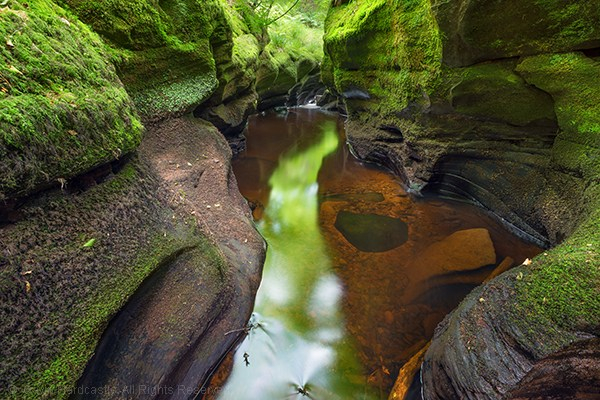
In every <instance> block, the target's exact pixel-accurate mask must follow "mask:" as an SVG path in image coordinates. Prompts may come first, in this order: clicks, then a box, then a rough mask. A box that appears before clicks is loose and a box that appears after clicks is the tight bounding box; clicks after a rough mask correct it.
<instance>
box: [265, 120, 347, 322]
mask: <svg viewBox="0 0 600 400" xmlns="http://www.w3.org/2000/svg"><path fill="white" fill-rule="evenodd" d="M338 142H339V141H338V137H337V134H336V131H335V127H334V126H333V124H332V125H326V126H325V129H324V130H323V134H322V137H321V140H320V141H319V142H318V143H316V144H315V145H313V146H311V147H310V148H308V149H306V150H304V151H291V152H289V153H287V154H286V155H284V156H283V157H282V159H281V160H280V163H279V166H278V167H277V169H276V170H275V172H274V173H273V175H272V176H271V179H270V180H269V184H270V186H271V195H270V198H269V205H268V207H267V209H266V218H265V220H264V221H263V224H262V225H261V232H262V234H263V235H264V236H265V239H266V240H267V242H268V243H269V246H270V247H269V251H268V253H267V262H266V265H265V275H264V277H263V284H262V285H261V289H260V291H259V293H258V297H257V303H256V311H258V312H259V313H261V314H266V315H277V317H278V318H279V319H280V320H285V324H286V325H287V327H288V328H290V329H291V328H293V329H296V330H299V331H304V330H306V329H310V328H311V325H312V324H311V318H310V315H314V314H313V313H311V310H308V309H307V307H308V305H307V304H305V303H306V302H307V301H308V298H309V296H310V294H311V293H310V292H311V290H312V289H313V286H314V285H315V280H316V279H318V278H319V276H320V275H322V274H324V273H327V272H329V271H330V267H331V265H330V260H329V258H328V256H327V251H326V247H325V243H324V241H323V237H322V236H321V233H320V231H319V226H318V204H317V175H318V173H319V169H320V168H321V164H322V162H323V159H324V158H325V157H326V156H327V155H328V154H331V153H332V152H334V151H335V150H336V149H337V146H338Z"/></svg>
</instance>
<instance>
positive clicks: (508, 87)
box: [446, 61, 556, 126]
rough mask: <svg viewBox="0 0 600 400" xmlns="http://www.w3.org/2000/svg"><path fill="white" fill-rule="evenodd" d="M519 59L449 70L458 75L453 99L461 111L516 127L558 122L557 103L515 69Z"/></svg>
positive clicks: (451, 92) (452, 102) (451, 98)
mask: <svg viewBox="0 0 600 400" xmlns="http://www.w3.org/2000/svg"><path fill="white" fill-rule="evenodd" d="M515 65H516V62H513V61H507V62H494V63H491V62H488V63H484V64H478V65H474V66H472V67H466V68H459V69H447V70H446V71H448V73H449V74H451V75H455V76H454V77H451V78H449V79H453V80H454V81H455V82H456V84H455V85H452V86H451V87H450V93H449V97H450V102H451V105H452V107H453V108H454V110H455V111H456V112H458V113H461V114H466V115H469V116H472V117H476V118H481V119H492V120H496V121H502V122H504V123H507V124H511V125H516V126H527V125H533V124H538V125H551V126H555V125H556V122H555V121H556V116H555V115H554V102H553V101H552V97H550V96H549V95H548V93H546V92H544V91H542V90H538V89H536V88H535V87H532V86H531V85H529V84H527V82H525V80H524V79H523V78H521V77H520V76H519V75H518V74H517V73H515V72H514V68H515Z"/></svg>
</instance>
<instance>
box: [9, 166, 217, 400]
mask: <svg viewBox="0 0 600 400" xmlns="http://www.w3.org/2000/svg"><path fill="white" fill-rule="evenodd" d="M151 182H152V179H151V177H149V176H148V175H147V174H146V173H144V172H143V169H141V168H140V166H139V164H138V163H137V162H135V161H134V162H133V163H129V164H127V165H126V166H125V167H124V168H123V169H122V170H121V171H120V172H119V173H118V174H117V175H116V176H115V177H114V178H112V179H110V180H108V181H106V182H105V183H103V184H101V185H98V186H95V187H94V188H92V189H90V190H88V191H86V192H85V193H83V194H82V195H80V196H73V197H71V196H64V195H60V194H55V195H51V196H50V197H49V198H48V199H45V200H44V201H48V203H47V204H45V206H44V209H45V210H47V212H44V213H43V214H40V217H41V218H39V217H38V218H36V217H35V216H32V218H30V219H27V220H25V221H23V222H22V223H19V224H18V225H17V226H16V227H15V229H17V230H18V231H17V232H16V233H20V234H21V235H22V236H23V237H24V238H25V239H24V240H25V243H30V242H31V241H32V240H38V241H40V243H48V242H51V243H53V244H54V246H47V245H45V246H44V247H43V248H39V247H38V249H39V250H36V249H30V250H28V252H27V253H26V254H27V257H31V258H33V259H35V262H36V264H35V265H33V266H30V268H31V269H32V270H33V273H32V274H31V276H30V277H28V279H29V280H30V281H31V285H32V289H31V290H32V293H33V294H35V296H32V297H33V298H27V297H26V296H25V295H24V294H23V290H22V289H21V288H20V286H21V281H20V280H17V281H16V282H15V279H14V277H12V276H10V275H7V276H0V286H2V288H3V290H4V289H6V291H5V292H4V293H6V294H10V296H13V297H9V298H10V299H13V300H12V302H11V303H7V304H11V305H12V306H14V307H17V308H18V307H21V306H20V305H15V303H14V301H15V300H14V299H15V298H17V299H20V300H17V301H19V304H21V303H24V305H23V306H22V307H24V308H26V309H27V310H28V313H32V314H34V315H33V316H31V317H27V318H29V319H27V318H26V319H25V321H23V320H21V321H20V322H19V323H20V324H22V325H21V326H22V327H23V328H24V329H22V330H21V331H19V332H14V331H13V332H12V333H13V334H14V335H15V336H16V339H13V340H19V341H22V340H24V339H27V340H28V342H25V343H19V345H20V346H22V348H21V349H19V348H17V349H15V348H14V347H13V344H14V343H12V341H11V340H7V341H6V342H4V343H5V344H6V345H7V346H8V347H10V348H11V350H10V351H9V352H8V353H6V354H7V359H5V360H2V362H0V366H1V367H2V375H3V377H2V379H3V380H8V383H9V385H8V386H9V388H8V390H5V391H2V390H0V396H1V397H2V398H7V399H15V400H16V399H19V400H27V399H64V398H68V396H69V394H70V391H71V390H72V389H73V388H74V385H75V383H76V381H77V380H78V379H79V377H80V375H81V373H82V372H83V370H84V368H85V366H86V364H87V362H88V361H89V359H90V357H91V356H92V354H93V352H94V350H95V347H96V345H97V342H98V340H99V339H100V336H101V334H102V332H103V331H104V329H105V327H106V325H107V323H108V321H109V320H110V318H112V316H114V315H115V313H116V312H117V311H118V310H120V309H121V308H122V307H123V305H124V304H125V302H126V301H127V300H128V299H129V298H130V297H131V295H132V294H133V293H134V292H135V291H136V290H137V288H138V287H139V286H140V284H141V283H142V282H143V281H144V280H145V279H146V278H147V277H148V276H149V275H150V274H151V273H153V272H154V271H156V270H157V269H158V268H160V267H161V266H163V265H166V264H167V263H169V262H171V261H172V260H173V259H174V258H175V257H177V256H178V255H180V254H181V253H182V252H184V251H187V250H189V249H196V250H197V252H199V253H198V254H200V253H201V254H202V259H203V260H205V262H206V264H198V265H208V266H209V268H210V271H206V273H210V274H212V275H211V276H217V275H221V276H222V273H223V268H224V264H223V263H224V260H223V256H222V254H221V253H220V252H219V250H218V249H217V248H216V247H215V246H214V245H213V244H212V243H210V242H209V240H208V239H206V238H204V237H203V236H201V235H200V234H199V233H198V232H197V230H196V221H194V220H190V221H186V220H182V219H180V218H175V217H173V218H172V214H171V210H170V209H164V208H162V206H161V205H160V204H159V203H158V202H157V200H156V198H155V197H153V194H152V191H155V190H157V188H156V187H155V186H154V185H153V184H152V183H151ZM128 202H129V203H128ZM123 203H126V204H125V205H123ZM126 210H127V211H126ZM136 210H137V211H136ZM123 213H125V218H123V216H124V214H123ZM123 219H124V221H121V220H123ZM65 221H69V222H70V223H67V224H65ZM72 221H77V224H76V225H72ZM90 221H92V222H95V223H96V224H97V226H90V225H89V223H90ZM123 229H125V230H126V232H125V233H123V232H122V230H123ZM122 234H123V235H124V236H120V235H122ZM27 235H33V236H32V237H28V236H27ZM57 237H60V238H61V239H58V240H57ZM91 237H93V238H95V239H96V242H95V244H94V246H93V247H91V248H89V249H83V248H82V245H83V243H85V241H86V240H88V239H89V238H91ZM32 238H33V239H32ZM25 246H26V245H25ZM15 256H16V259H14V260H11V261H10V262H9V263H8V264H7V266H6V268H7V270H8V271H9V272H10V273H13V274H14V273H15V272H14V271H15V270H14V268H17V269H16V271H17V272H16V273H17V275H18V271H19V269H20V264H22V262H20V261H19V260H18V257H21V256H22V255H21V253H18V254H16V255H15ZM38 263H45V264H42V265H44V267H41V266H40V265H38ZM45 275H47V276H45ZM215 282H218V280H215ZM215 284H216V283H215ZM15 286H16V287H15ZM65 296H67V298H65ZM36 299H37V300H36ZM29 301H31V302H33V304H29V303H28V302H29ZM36 306H37V307H36ZM49 306H51V307H49ZM3 316H4V317H5V316H6V315H3ZM12 317H14V316H12ZM12 317H11V318H12ZM38 323H39V324H41V325H40V326H42V327H43V329H36V330H33V331H30V330H29V328H30V326H31V325H35V324H38ZM9 332H10V328H9ZM53 332H54V334H53ZM29 341H31V342H29ZM42 345H43V346H48V348H47V349H46V350H44V351H43V352H41V351H39V349H40V348H41V347H40V346H42ZM31 348H33V349H35V352H34V353H31V354H24V353H26V352H28V351H30V350H31ZM15 352H16V353H15ZM15 360H21V361H23V360H27V362H24V363H23V364H22V366H23V367H27V369H26V370H25V369H24V370H19V369H18V368H15V367H16V365H15V364H14V362H15ZM11 362H12V363H13V364H10V363H11ZM7 363H9V364H7ZM5 368H10V369H5ZM15 377H18V379H17V380H15ZM11 379H12V380H11ZM4 382H6V381H4Z"/></svg>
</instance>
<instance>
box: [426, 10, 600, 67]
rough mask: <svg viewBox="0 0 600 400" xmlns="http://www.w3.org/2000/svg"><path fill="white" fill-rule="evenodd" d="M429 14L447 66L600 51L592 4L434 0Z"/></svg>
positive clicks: (598, 20)
mask: <svg viewBox="0 0 600 400" xmlns="http://www.w3.org/2000/svg"><path fill="white" fill-rule="evenodd" d="M432 10H433V12H434V15H435V19H436V21H437V23H438V25H439V28H440V31H441V32H442V38H443V43H444V45H443V48H444V51H443V53H444V62H445V63H447V64H448V65H451V66H465V65H471V64H474V63H477V62H480V61H484V60H494V59H501V58H509V57H515V56H523V55H532V54H539V53H548V52H568V51H572V50H580V49H588V48H595V47H600V8H599V7H598V4H597V3H596V2H595V1H585V2H582V1H578V0H568V1H562V0H538V1H520V0H502V1H486V0H459V1H442V0H434V1H433V2H432Z"/></svg>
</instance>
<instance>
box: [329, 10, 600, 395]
mask: <svg viewBox="0 0 600 400" xmlns="http://www.w3.org/2000/svg"><path fill="white" fill-rule="evenodd" d="M513 3H514V4H513ZM599 10H600V7H599V5H598V4H597V2H588V3H586V4H583V3H579V2H566V3H560V4H559V3H558V2H553V1H540V2H535V4H530V3H527V4H525V3H523V4H521V3H519V4H516V3H515V2H512V1H509V0H507V1H500V2H486V3H485V4H484V2H480V1H468V0H467V1H458V2H442V1H434V2H433V3H432V2H429V1H426V0H417V1H414V2H410V3H406V2H392V1H386V0H377V1H370V2H367V1H361V0H355V1H351V2H348V3H346V4H340V5H339V6H337V7H334V8H332V9H331V11H330V13H329V17H328V19H327V24H326V25H327V26H326V33H325V50H326V58H325V61H324V69H323V77H324V80H325V81H326V83H327V84H328V85H329V87H330V90H331V91H332V92H334V93H338V94H339V98H340V100H341V101H343V102H344V106H345V108H346V109H347V110H348V115H349V121H348V123H347V125H346V127H347V135H348V140H349V142H350V144H351V145H352V147H353V149H354V151H355V153H356V154H357V155H358V156H359V157H361V158H364V159H368V160H372V161H375V162H378V163H380V164H383V165H386V166H388V167H389V168H390V169H392V170H393V171H395V172H396V173H397V174H398V175H399V176H400V177H401V178H402V179H403V180H404V181H405V183H406V185H407V186H408V187H410V188H411V189H412V190H413V191H414V192H430V193H435V194H441V195H444V196H448V197H454V198H458V199H462V200H466V201H469V202H472V203H474V204H478V205H480V206H482V207H484V208H486V209H488V210H492V211H493V212H494V213H495V214H496V215H498V216H499V217H500V218H501V219H502V220H503V221H504V222H505V223H506V224H507V225H508V226H509V227H511V229H512V230H513V231H514V232H515V233H517V234H519V235H522V236H524V237H527V238H529V239H531V240H533V241H535V242H536V243H538V244H540V245H542V246H546V247H551V246H556V245H558V246H557V247H555V248H553V249H551V250H549V251H548V252H547V255H543V256H539V257H538V258H536V259H534V260H533V262H532V263H531V264H530V265H529V266H527V267H522V269H521V272H522V273H523V277H521V280H517V279H516V276H515V275H513V274H512V273H511V272H507V273H505V274H503V275H500V277H498V278H496V279H494V280H492V281H490V282H489V283H488V284H487V285H486V286H485V287H484V288H483V289H480V290H479V291H478V292H477V294H476V295H473V296H471V297H469V298H467V300H465V301H464V302H463V303H462V305H461V306H460V307H459V308H458V309H457V310H456V311H455V312H454V313H453V314H451V315H450V316H449V317H448V318H447V319H446V321H445V322H444V323H443V324H442V325H440V328H439V329H438V333H437V334H436V337H435V338H434V340H433V342H432V346H431V348H430V350H429V351H428V352H427V355H426V357H425V360H426V365H427V366H428V369H424V371H423V379H424V393H425V395H426V398H428V399H438V398H439V399H450V398H486V399H487V398H494V399H495V398H502V396H504V395H506V394H507V393H508V392H509V391H511V390H516V388H518V386H519V384H520V381H521V380H522V379H523V378H524V377H525V375H526V374H527V372H528V371H529V370H530V369H531V368H533V365H534V364H535V363H537V362H538V361H539V360H541V359H542V358H546V357H551V355H552V354H554V353H556V352H560V351H561V349H563V348H564V347H565V346H568V345H570V344H572V343H573V342H576V341H578V340H582V339H583V338H587V337H589V336H597V335H598V326H600V305H599V303H598V302H599V301H600V300H599V296H598V287H600V268H598V265H599V264H600V262H599V261H598V258H597V252H596V250H595V249H596V248H597V247H598V246H599V245H600V244H599V242H598V235H597V234H596V233H593V232H594V231H595V230H597V227H598V224H599V220H598V218H599V217H598V209H599V208H600V196H599V189H598V176H599V172H600V164H599V163H598V162H599V160H600V141H599V140H600V120H599V118H598V115H600V110H599V109H598V106H597V105H598V104H600V101H599V100H600V97H599V96H600V91H598V89H597V88H598V87H600V86H599V85H598V76H600V74H599V72H600V62H599V59H598V52H597V47H598V46H599V40H600V32H599V31H598V28H597V27H598V19H599V18H600V14H599ZM534 15H535V16H534ZM383 54H385V55H386V56H381V55H383ZM348 93H354V94H360V96H357V95H353V96H347V95H344V94H348ZM594 104H595V105H594ZM507 275H509V276H511V277H512V279H508V278H507ZM561 282H562V283H561ZM480 298H481V299H483V300H482V301H481V302H480V301H479V300H480ZM574 304H577V305H578V306H579V308H576V307H575V306H574ZM582 321H589V322H586V323H583V322H582ZM559 332H560V334H559Z"/></svg>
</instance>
